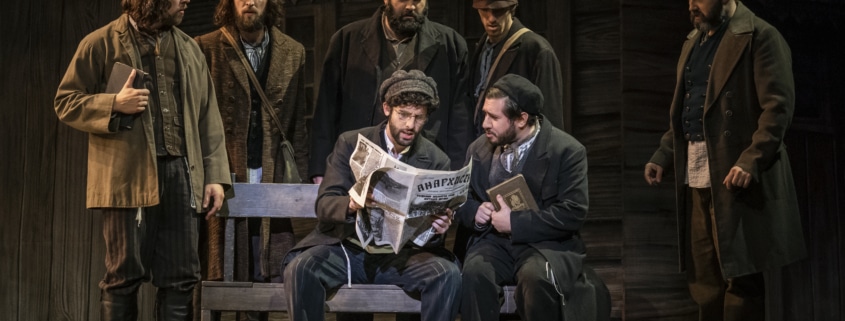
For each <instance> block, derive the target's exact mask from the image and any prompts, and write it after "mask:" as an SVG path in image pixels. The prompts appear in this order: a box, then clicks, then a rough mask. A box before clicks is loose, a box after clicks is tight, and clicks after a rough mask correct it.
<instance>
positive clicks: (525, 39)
mask: <svg viewBox="0 0 845 321" xmlns="http://www.w3.org/2000/svg"><path fill="white" fill-rule="evenodd" d="M523 27H525V26H524V25H523V24H522V22H520V21H519V19H517V18H514V19H513V25H511V28H510V30H509V31H508V33H507V35H505V36H504V37H503V39H502V41H506V40H507V39H508V38H509V37H510V36H511V35H513V34H514V33H516V32H517V30H519V29H522V28H523ZM486 41H487V36H486V35H485V36H482V37H481V39H480V40H479V41H478V43H476V45H475V51H474V52H473V54H472V56H471V57H470V68H471V69H470V71H469V76H467V79H468V80H467V89H468V91H467V93H468V95H469V96H470V98H469V101H470V107H471V108H472V109H473V114H475V112H476V108H479V109H480V108H481V107H480V106H477V103H478V102H477V101H476V99H475V98H474V97H473V95H474V94H475V87H476V85H478V83H479V81H480V79H481V73H480V67H479V66H478V64H479V63H480V61H479V60H480V58H479V57H480V56H481V54H482V53H483V52H484V43H485V42H486ZM498 54H499V53H498V52H495V51H494V52H493V58H492V59H494V60H495V59H496V55H498ZM491 63H492V62H491ZM560 68H561V66H560V62H559V61H558V59H557V55H556V54H555V51H554V49H553V48H552V45H550V44H549V41H548V40H546V39H545V38H543V36H540V35H538V34H536V33H534V32H528V33H525V34H523V35H522V36H520V37H519V39H517V40H516V41H514V43H513V44H512V45H511V46H510V47H509V49H508V50H507V51H506V52H505V54H504V55H502V59H501V60H500V61H499V64H498V65H497V66H496V70H495V71H494V72H493V75H492V77H491V78H490V85H489V86H488V88H489V87H490V86H492V85H493V84H494V83H495V82H496V80H498V79H499V78H502V76H504V75H507V74H517V75H520V76H523V77H525V78H526V79H528V80H530V81H531V83H533V84H535V85H537V87H539V88H540V92H542V93H543V101H544V102H545V103H544V106H543V112H542V113H543V115H544V116H545V117H546V118H545V119H546V123H549V122H551V124H552V125H554V126H555V127H557V128H559V129H561V130H563V129H564V128H563V124H564V120H563V76H562V74H561V69H560ZM481 97H484V94H483V93H482V94H481ZM482 103H483V101H482ZM482 116H483V115H482ZM476 120H477V121H478V122H481V121H483V120H484V119H483V118H480V119H476ZM476 127H478V128H480V124H476Z"/></svg>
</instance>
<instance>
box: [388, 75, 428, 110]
mask: <svg viewBox="0 0 845 321" xmlns="http://www.w3.org/2000/svg"><path fill="white" fill-rule="evenodd" d="M378 92H379V96H381V99H382V101H387V100H388V99H389V98H390V97H393V96H396V95H398V94H400V93H403V92H418V93H421V94H424V95H426V96H429V97H431V98H432V99H433V102H432V105H433V106H431V107H434V108H437V106H438V105H440V98H439V97H438V96H437V83H435V82H434V79H432V78H431V77H429V76H426V75H425V74H424V73H423V72H422V71H419V70H411V71H404V70H397V71H395V72H393V75H391V76H390V78H387V79H385V80H384V82H382V83H381V87H379V91H378Z"/></svg>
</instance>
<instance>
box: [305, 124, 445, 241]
mask: <svg viewBox="0 0 845 321" xmlns="http://www.w3.org/2000/svg"><path fill="white" fill-rule="evenodd" d="M385 125H386V122H383V123H382V124H381V125H377V126H372V127H366V128H362V129H359V130H354V131H348V132H345V133H343V134H341V135H340V137H338V139H337V143H336V144H335V147H334V150H333V151H332V153H331V155H329V158H328V168H327V169H326V175H325V176H324V178H323V182H322V183H321V184H320V190H319V192H318V196H317V201H316V204H315V205H314V206H315V208H316V213H317V220H318V221H319V223H317V227H316V228H315V229H314V231H313V232H311V234H308V236H306V237H305V238H304V239H303V240H302V241H300V242H299V243H297V244H296V246H295V247H294V250H299V249H307V248H309V247H312V246H315V245H329V244H338V243H340V242H341V241H343V240H344V239H346V238H347V237H349V236H352V235H355V221H354V219H352V220H350V219H349V218H348V216H347V215H346V209H347V208H348V206H349V189H350V188H352V185H353V184H355V177H354V176H353V174H352V168H351V167H350V165H349V157H351V156H352V152H353V151H355V146H356V145H357V143H358V134H361V135H363V136H364V137H366V138H367V139H369V140H370V141H372V142H373V143H375V144H377V145H379V146H381V148H382V149H385V148H386V146H387V145H386V143H385V142H384V135H383V133H384V129H385ZM401 161H402V162H403V163H405V164H408V165H410V166H413V167H416V168H420V169H434V170H448V169H449V158H448V157H447V156H446V154H445V153H443V151H441V150H440V149H438V148H437V146H435V145H434V144H433V143H432V142H430V141H429V140H428V139H425V138H424V137H421V136H419V137H417V138H416V140H415V141H414V143H413V144H412V145H411V149H410V150H409V151H408V152H406V153H405V154H404V156H403V157H402V159H401ZM432 242H434V241H432ZM441 243H442V241H441Z"/></svg>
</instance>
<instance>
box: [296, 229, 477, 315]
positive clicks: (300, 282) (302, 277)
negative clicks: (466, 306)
mask: <svg viewBox="0 0 845 321" xmlns="http://www.w3.org/2000/svg"><path fill="white" fill-rule="evenodd" d="M344 249H345V250H344ZM444 251H445V250H444ZM347 257H348V259H347ZM347 264H348V267H349V268H347ZM347 272H349V274H347ZM284 275H285V276H284V278H285V292H286V293H288V316H289V317H290V319H291V320H293V321H305V320H308V321H314V320H325V301H326V293H327V292H329V291H332V290H334V289H337V288H339V287H341V286H346V284H347V280H348V279H349V278H350V277H351V281H352V283H353V284H395V285H398V286H399V287H401V288H402V289H404V290H405V291H406V292H412V293H419V295H420V301H421V306H422V307H421V311H420V316H421V319H422V320H426V321H452V320H455V318H456V317H457V315H458V304H459V301H458V300H459V298H460V294H461V274H460V269H459V268H458V265H457V264H455V262H453V261H452V260H450V259H449V258H447V257H446V256H444V255H438V254H435V253H433V252H429V251H427V250H422V249H415V248H407V247H406V248H403V249H402V250H400V251H399V253H398V254H392V253H391V254H369V253H367V252H366V251H364V250H363V249H361V248H360V247H358V246H355V245H352V244H346V243H344V246H343V247H341V245H339V244H334V245H318V246H315V247H312V248H309V249H308V250H306V251H304V252H302V253H301V254H299V255H298V256H296V257H295V258H294V259H293V260H291V262H290V263H289V264H288V265H287V267H286V268H285V270H284Z"/></svg>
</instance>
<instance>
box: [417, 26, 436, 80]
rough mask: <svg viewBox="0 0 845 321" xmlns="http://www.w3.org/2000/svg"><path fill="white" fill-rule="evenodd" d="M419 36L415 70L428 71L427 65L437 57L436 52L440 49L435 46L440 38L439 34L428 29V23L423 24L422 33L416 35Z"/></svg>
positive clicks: (432, 29)
mask: <svg viewBox="0 0 845 321" xmlns="http://www.w3.org/2000/svg"><path fill="white" fill-rule="evenodd" d="M418 36H419V40H418V41H419V44H418V46H419V47H418V48H417V51H418V53H417V56H416V61H417V68H419V69H420V70H426V69H428V64H430V63H431V60H432V59H434V57H436V56H437V52H438V51H439V49H440V46H438V45H437V40H438V38H440V36H441V35H440V34H439V33H438V32H437V31H436V30H435V29H434V28H431V27H429V24H428V23H425V24H423V28H422V31H421V32H420V33H419V34H418Z"/></svg>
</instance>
